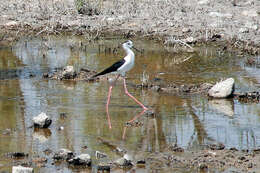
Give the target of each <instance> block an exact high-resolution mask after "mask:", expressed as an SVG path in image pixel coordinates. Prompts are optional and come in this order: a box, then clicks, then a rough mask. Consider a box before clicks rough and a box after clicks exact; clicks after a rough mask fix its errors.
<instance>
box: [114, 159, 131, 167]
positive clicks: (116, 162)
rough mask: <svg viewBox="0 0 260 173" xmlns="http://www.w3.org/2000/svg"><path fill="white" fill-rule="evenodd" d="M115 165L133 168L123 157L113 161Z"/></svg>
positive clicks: (129, 161)
mask: <svg viewBox="0 0 260 173" xmlns="http://www.w3.org/2000/svg"><path fill="white" fill-rule="evenodd" d="M115 164H116V165H117V166H120V167H130V166H133V164H132V162H131V160H127V159H125V158H124V157H121V158H119V159H117V160H116V161H115Z"/></svg>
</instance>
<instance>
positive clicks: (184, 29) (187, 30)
mask: <svg viewBox="0 0 260 173" xmlns="http://www.w3.org/2000/svg"><path fill="white" fill-rule="evenodd" d="M181 31H182V32H184V33H185V32H191V29H190V28H183V29H182V30H181Z"/></svg>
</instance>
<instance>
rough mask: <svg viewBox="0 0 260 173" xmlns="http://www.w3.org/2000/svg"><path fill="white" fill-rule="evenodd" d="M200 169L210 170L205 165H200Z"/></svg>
mask: <svg viewBox="0 0 260 173" xmlns="http://www.w3.org/2000/svg"><path fill="white" fill-rule="evenodd" d="M199 168H200V169H208V165H206V164H205V163H200V164H199Z"/></svg>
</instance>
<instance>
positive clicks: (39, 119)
mask: <svg viewBox="0 0 260 173" xmlns="http://www.w3.org/2000/svg"><path fill="white" fill-rule="evenodd" d="M33 123H34V127H39V128H48V127H49V126H50V125H51V123H52V120H51V119H50V118H49V116H47V115H46V113H44V112H42V113H40V114H39V115H37V116H35V117H33Z"/></svg>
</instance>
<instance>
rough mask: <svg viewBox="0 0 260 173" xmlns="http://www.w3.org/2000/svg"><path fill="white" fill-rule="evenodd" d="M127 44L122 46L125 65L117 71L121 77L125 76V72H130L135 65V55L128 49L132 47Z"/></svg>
mask: <svg viewBox="0 0 260 173" xmlns="http://www.w3.org/2000/svg"><path fill="white" fill-rule="evenodd" d="M127 43H128V42H127ZM127 43H124V44H123V48H124V50H125V52H126V57H124V60H125V63H124V64H123V65H122V66H121V67H119V68H118V69H117V72H118V73H119V74H121V75H122V76H125V73H126V72H127V71H129V70H131V69H132V68H133V67H134V64H135V54H134V52H133V51H132V50H131V49H130V48H131V47H132V44H131V45H128V44H127ZM130 43H131V42H130Z"/></svg>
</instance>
